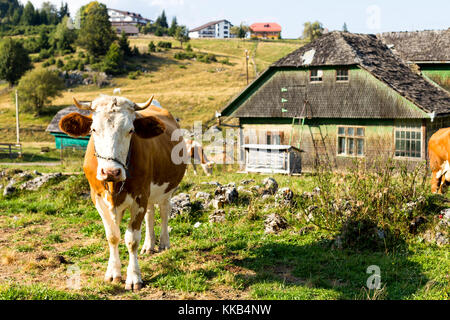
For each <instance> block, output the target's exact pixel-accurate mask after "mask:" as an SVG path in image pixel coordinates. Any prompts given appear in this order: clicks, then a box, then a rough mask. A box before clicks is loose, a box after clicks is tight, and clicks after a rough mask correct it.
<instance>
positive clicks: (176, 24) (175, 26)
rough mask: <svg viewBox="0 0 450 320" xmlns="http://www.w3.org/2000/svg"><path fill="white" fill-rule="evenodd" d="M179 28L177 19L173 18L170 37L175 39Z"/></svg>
mask: <svg viewBox="0 0 450 320" xmlns="http://www.w3.org/2000/svg"><path fill="white" fill-rule="evenodd" d="M177 27H178V22H177V17H173V19H172V23H171V25H170V28H169V31H168V34H169V36H171V37H173V36H174V35H175V31H177Z"/></svg>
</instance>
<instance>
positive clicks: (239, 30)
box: [230, 23, 250, 39]
mask: <svg viewBox="0 0 450 320" xmlns="http://www.w3.org/2000/svg"><path fill="white" fill-rule="evenodd" d="M249 31H250V27H249V26H247V25H245V24H243V23H241V24H240V25H239V26H233V27H231V30H230V33H231V34H232V35H234V36H236V37H238V38H240V39H245V38H247V35H248V33H249Z"/></svg>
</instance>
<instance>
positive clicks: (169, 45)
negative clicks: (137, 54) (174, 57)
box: [158, 41, 172, 49]
mask: <svg viewBox="0 0 450 320" xmlns="http://www.w3.org/2000/svg"><path fill="white" fill-rule="evenodd" d="M158 47H160V48H164V49H172V42H170V41H159V42H158Z"/></svg>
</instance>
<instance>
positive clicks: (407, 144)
mask: <svg viewBox="0 0 450 320" xmlns="http://www.w3.org/2000/svg"><path fill="white" fill-rule="evenodd" d="M394 131H395V133H394V134H395V156H396V157H405V158H415V159H420V158H422V124H421V123H420V122H408V121H402V122H397V123H396V124H395V129H394Z"/></svg>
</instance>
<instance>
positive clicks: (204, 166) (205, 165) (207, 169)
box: [201, 163, 211, 177]
mask: <svg viewBox="0 0 450 320" xmlns="http://www.w3.org/2000/svg"><path fill="white" fill-rule="evenodd" d="M201 166H202V169H203V172H205V174H206V175H207V176H208V177H209V176H211V174H210V173H209V168H208V164H206V163H202V164H201Z"/></svg>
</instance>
